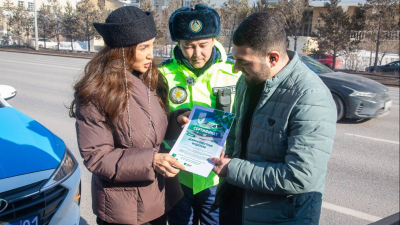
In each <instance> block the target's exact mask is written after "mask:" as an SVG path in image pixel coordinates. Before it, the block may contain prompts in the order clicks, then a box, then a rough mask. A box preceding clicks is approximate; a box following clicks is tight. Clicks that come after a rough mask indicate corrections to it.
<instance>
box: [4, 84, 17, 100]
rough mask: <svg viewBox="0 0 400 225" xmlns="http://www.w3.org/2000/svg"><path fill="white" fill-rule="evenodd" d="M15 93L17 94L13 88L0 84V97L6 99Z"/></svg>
mask: <svg viewBox="0 0 400 225" xmlns="http://www.w3.org/2000/svg"><path fill="white" fill-rule="evenodd" d="M15 95H17V90H15V88H13V87H11V86H8V85H0V98H4V99H5V100H8V99H11V98H14V97H15Z"/></svg>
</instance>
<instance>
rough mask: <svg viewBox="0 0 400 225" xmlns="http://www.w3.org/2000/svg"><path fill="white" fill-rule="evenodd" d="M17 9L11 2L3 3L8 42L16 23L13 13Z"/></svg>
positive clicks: (8, 0)
mask: <svg viewBox="0 0 400 225" xmlns="http://www.w3.org/2000/svg"><path fill="white" fill-rule="evenodd" d="M15 8H16V7H15V6H14V3H12V2H11V1H10V0H6V1H5V2H4V3H3V8H2V12H3V15H4V19H5V23H6V29H7V41H8V36H9V35H10V30H11V27H12V25H13V23H14V19H13V17H12V13H13V11H14V10H15Z"/></svg>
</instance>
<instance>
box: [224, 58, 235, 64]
mask: <svg viewBox="0 0 400 225" xmlns="http://www.w3.org/2000/svg"><path fill="white" fill-rule="evenodd" d="M226 62H227V63H229V64H235V60H234V59H231V58H227V59H226Z"/></svg>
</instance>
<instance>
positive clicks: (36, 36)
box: [33, 0, 39, 51]
mask: <svg viewBox="0 0 400 225" xmlns="http://www.w3.org/2000/svg"><path fill="white" fill-rule="evenodd" d="M33 15H34V16H35V50H36V51H37V50H39V46H38V44H39V40H38V29H37V13H36V0H33Z"/></svg>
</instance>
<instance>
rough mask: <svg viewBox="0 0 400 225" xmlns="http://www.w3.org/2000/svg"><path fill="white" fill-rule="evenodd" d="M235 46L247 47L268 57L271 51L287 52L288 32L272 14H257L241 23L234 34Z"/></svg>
mask: <svg viewBox="0 0 400 225" xmlns="http://www.w3.org/2000/svg"><path fill="white" fill-rule="evenodd" d="M233 44H234V45H236V46H244V45H247V46H249V47H250V48H251V49H253V50H254V51H256V52H259V53H260V54H262V55H266V54H268V53H269V52H271V51H278V52H279V53H283V52H285V51H286V32H285V28H284V27H283V26H282V24H281V23H280V22H279V21H278V20H277V19H276V18H275V17H274V16H273V15H272V14H270V13H267V12H256V13H253V14H251V15H250V16H248V17H247V18H246V19H244V20H243V21H242V23H240V25H239V27H238V28H237V29H236V31H235V33H234V34H233Z"/></svg>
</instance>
